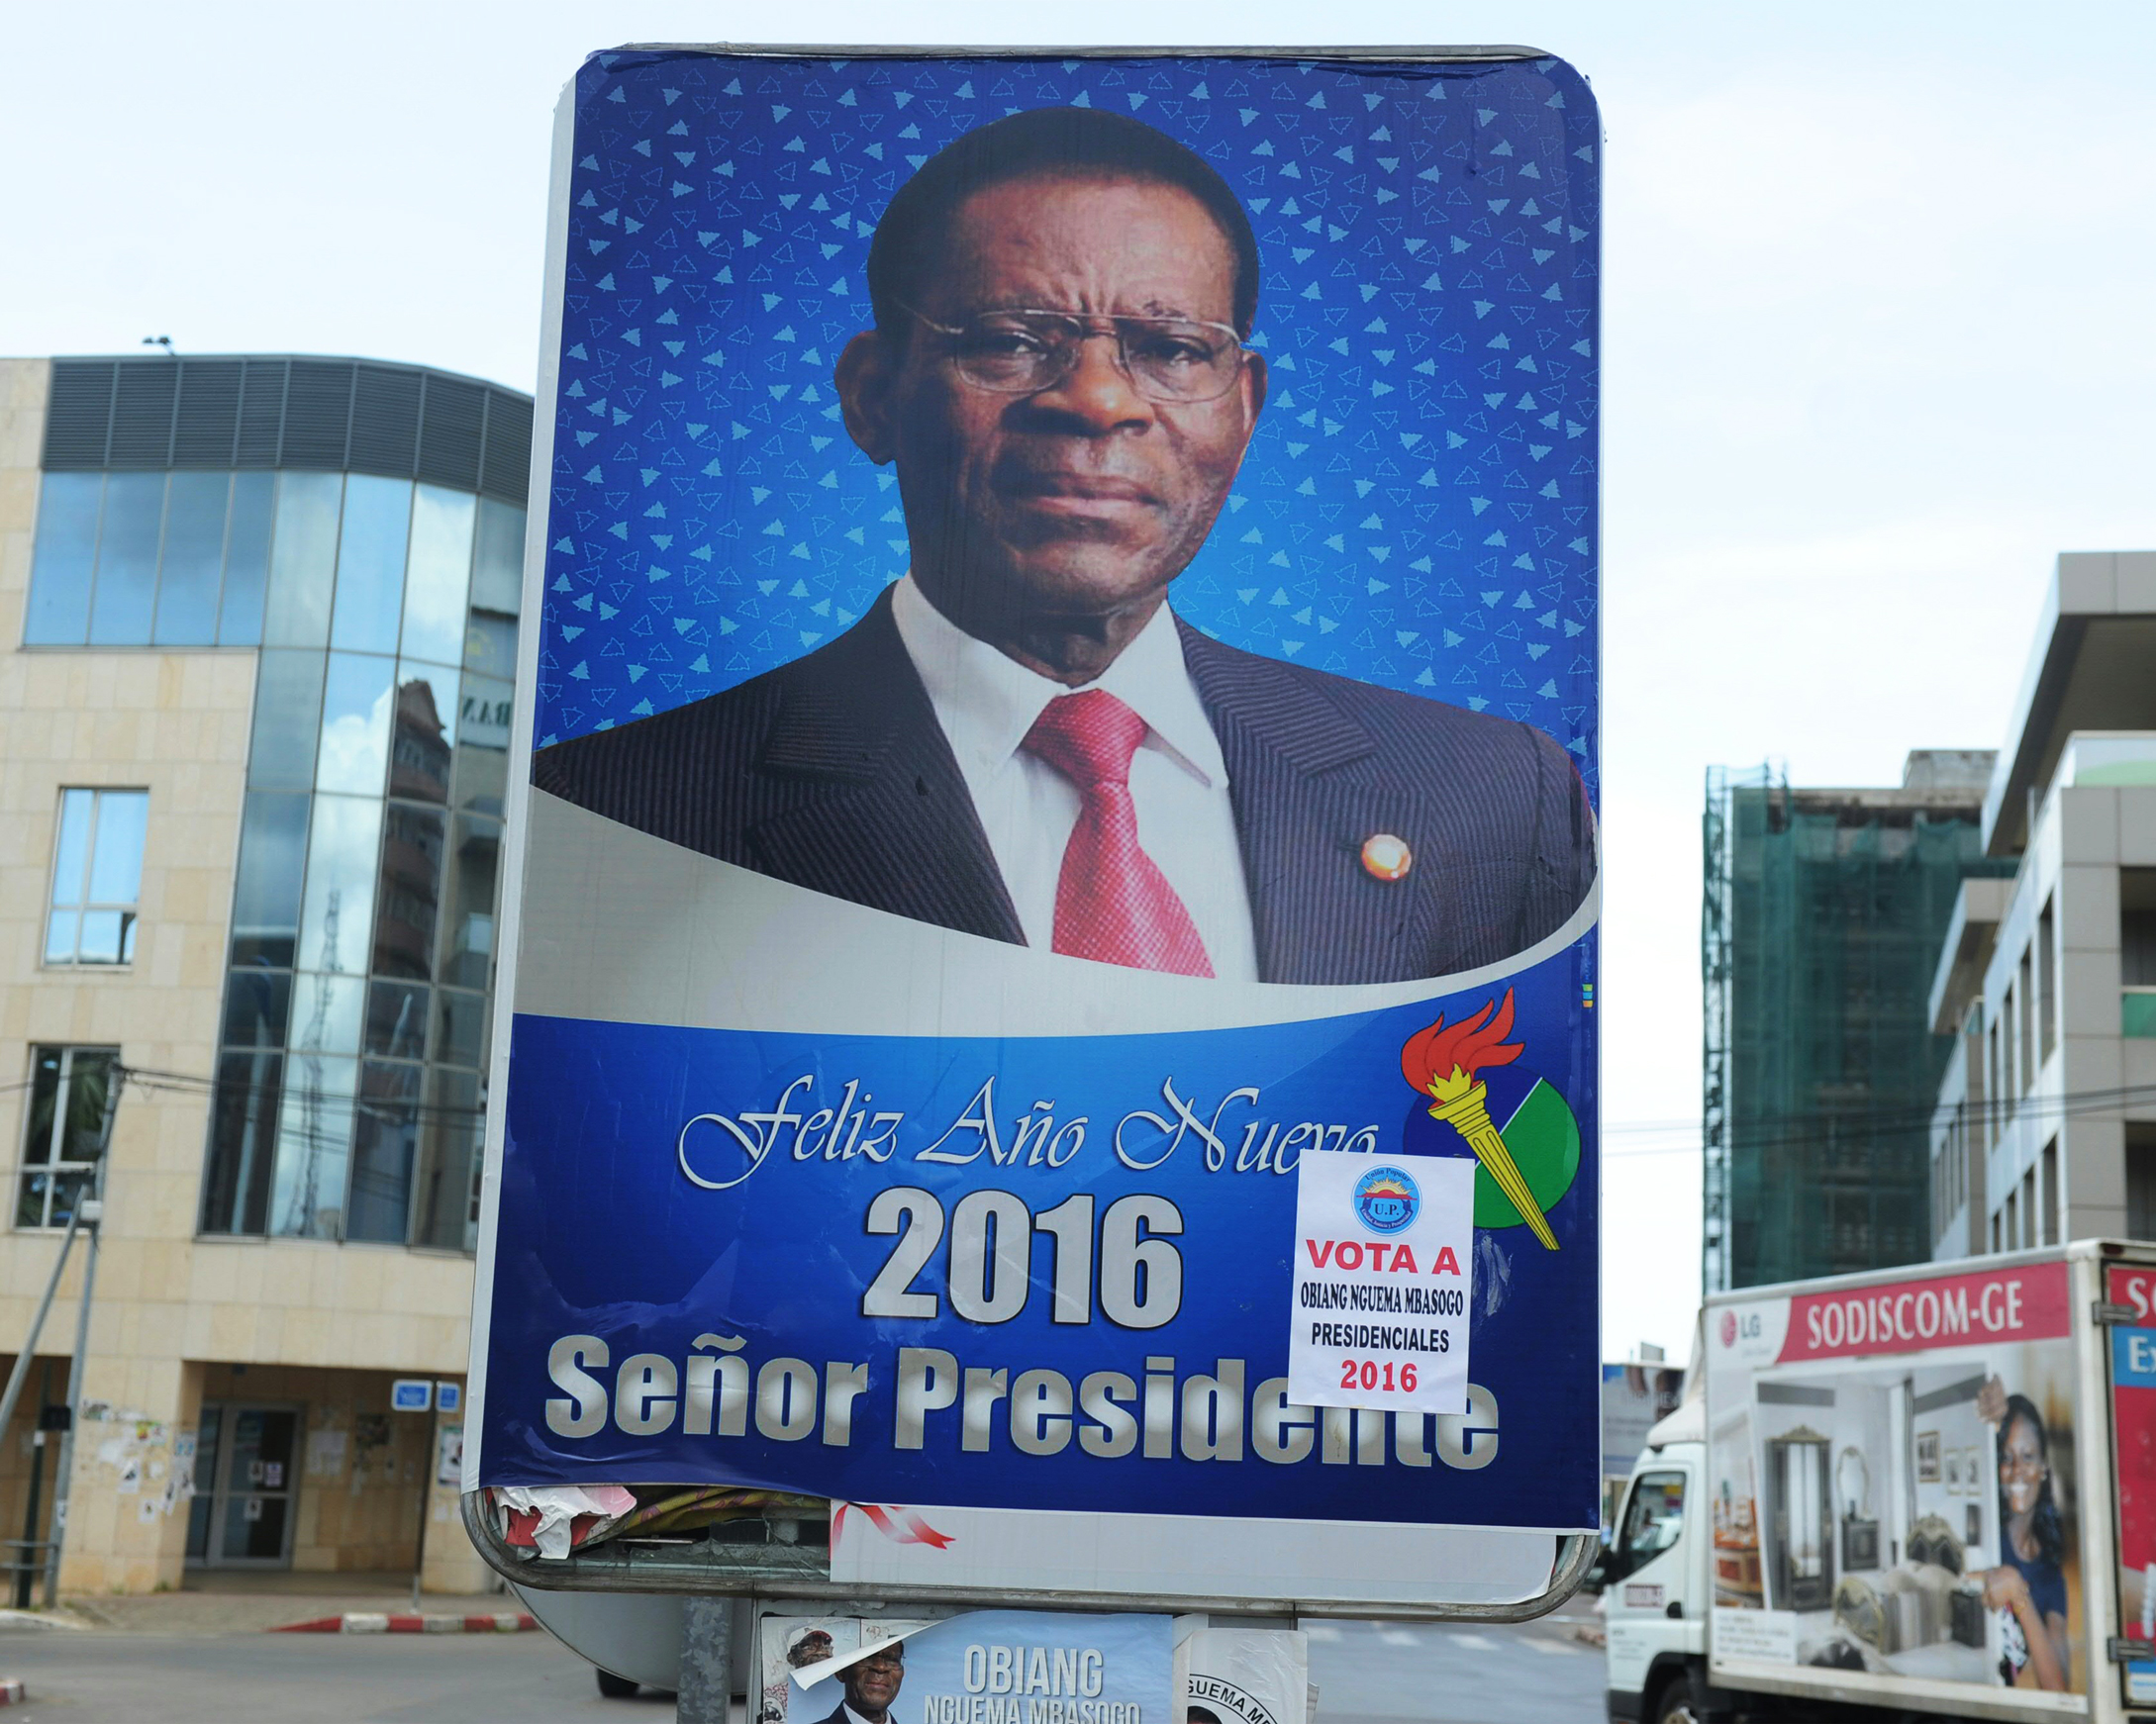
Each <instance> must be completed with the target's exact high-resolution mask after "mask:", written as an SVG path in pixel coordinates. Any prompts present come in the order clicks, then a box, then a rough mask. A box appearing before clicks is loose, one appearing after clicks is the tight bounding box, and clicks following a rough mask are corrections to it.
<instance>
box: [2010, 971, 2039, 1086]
mask: <svg viewBox="0 0 2156 1724" xmlns="http://www.w3.org/2000/svg"><path fill="white" fill-rule="evenodd" d="M2032 975H2033V972H2032V969H2031V963H2030V954H2029V953H2028V952H2027V951H2026V950H2025V949H2024V950H2023V951H2022V953H2021V983H2020V990H2019V992H2018V993H2017V994H2016V995H2015V998H2016V999H2017V1000H2019V1001H2020V1003H2021V1091H2020V1093H2021V1094H2022V1095H2026V1094H2027V1093H2028V1092H2029V1090H2030V1089H2031V1088H2033V1087H2034V1085H2035V1082H2036V1034H2035V1030H2036V991H2035V989H2034V987H2033V986H2032V985H2031V984H2032Z"/></svg>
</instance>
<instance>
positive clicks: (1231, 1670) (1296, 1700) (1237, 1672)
mask: <svg viewBox="0 0 2156 1724" xmlns="http://www.w3.org/2000/svg"><path fill="white" fill-rule="evenodd" d="M1175 1675H1176V1687H1177V1690H1178V1691H1179V1692H1180V1693H1181V1694H1182V1696H1183V1699H1182V1704H1181V1706H1180V1707H1179V1708H1178V1710H1177V1713H1176V1716H1177V1717H1178V1718H1180V1719H1181V1720H1182V1724H1305V1713H1306V1711H1307V1708H1308V1704H1309V1695H1310V1640H1309V1637H1308V1636H1307V1635H1305V1634H1304V1633H1303V1632H1302V1631H1301V1630H1300V1629H1276V1628H1201V1629H1197V1630H1195V1631H1194V1632H1192V1633H1191V1634H1189V1635H1187V1636H1186V1637H1185V1638H1184V1640H1183V1643H1182V1645H1180V1646H1178V1647H1177V1648H1176V1649H1175Z"/></svg>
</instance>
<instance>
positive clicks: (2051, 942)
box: [2036, 898, 2059, 1060]
mask: <svg viewBox="0 0 2156 1724" xmlns="http://www.w3.org/2000/svg"><path fill="white" fill-rule="evenodd" d="M2058 976H2059V956H2058V933H2057V924H2056V922H2055V921H2054V920H2053V918H2052V914H2051V900H2050V899H2048V898H2047V899H2045V900H2044V910H2043V914H2041V915H2039V916H2038V917H2037V918H2036V1018H2037V1021H2038V1022H2039V1023H2040V1024H2041V1025H2042V1030H2041V1036H2042V1041H2043V1057H2044V1058H2045V1059H2046V1060H2049V1059H2050V1058H2051V1053H2052V1050H2053V1049H2054V1048H2056V1047H2057V1046H2058V1045H2059V981H2058Z"/></svg>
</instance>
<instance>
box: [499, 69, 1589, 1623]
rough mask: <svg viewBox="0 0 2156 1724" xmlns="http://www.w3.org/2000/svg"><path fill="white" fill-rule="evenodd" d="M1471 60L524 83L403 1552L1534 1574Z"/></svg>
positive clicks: (1522, 966) (1538, 829) (1537, 679)
mask: <svg viewBox="0 0 2156 1724" xmlns="http://www.w3.org/2000/svg"><path fill="white" fill-rule="evenodd" d="M1476 51H1477V52H1478V53H1481V54H1483V57H1479V58H1478V57H1471V56H1455V57H1452V58H1449V59H1448V58H1443V57H1437V58H1432V59H1429V60H1423V61H1407V60H1398V59H1393V60H1383V59H1328V58H1323V57H1321V58H1314V59H1302V60H1288V59H1274V58H1263V57H1226V56H1221V57H1207V56H1184V57H1102V56H1090V57H1077V56H1074V57H1049V56H1043V57H1039V58H1022V57H990V56H981V55H972V56H968V55H962V54H960V55H931V54H926V53H925V54H922V55H918V56H908V55H892V54H881V55H878V56H874V57H868V58H852V59H844V58H815V59H812V58H807V57H802V56H799V55H794V54H777V53H773V54H756V53H749V52H740V51H734V50H726V51H720V50H713V51H695V50H678V49H668V50H663V51H656V50H654V51H643V50H625V51H622V52H617V53H608V54H601V55H598V56H596V57H595V58H593V59H592V60H591V61H590V62H589V63H588V64H587V65H586V66H585V67H584V68H583V69H582V71H581V72H580V73H579V75H578V77H577V79H576V82H575V84H574V86H573V89H572V91H571V92H570V94H569V96H568V97H567V98H566V112H565V115H564V120H563V130H562V134H561V138H560V144H559V155H558V177H557V185H556V223H557V231H556V235H555V243H556V250H555V255H554V258H553V265H552V267H553V271H554V274H553V280H552V286H551V288H550V301H549V313H550V316H551V318H552V320H553V324H554V329H553V333H552V334H550V335H549V337H548V342H549V345H548V350H547V353H546V355H545V357H546V360H547V363H548V365H549V366H550V367H552V373H551V379H550V385H551V429H550V434H551V447H550V456H549V457H548V460H549V463H550V464H549V468H548V472H547V484H548V486H549V492H548V506H547V514H546V518H545V524H544V527H543V531H542V539H543V542H542V545H541V542H540V539H541V534H540V531H539V529H535V558H534V562H533V565H532V568H531V570H530V571H529V575H528V578H529V580H530V582H531V587H532V599H531V606H530V609H529V610H528V612H527V615H528V616H534V617H536V618H537V620H538V625H537V629H536V638H535V639H534V640H532V641H530V642H528V643H527V650H528V654H529V668H530V670H531V672H532V674H531V676H530V677H529V678H528V679H527V680H526V681H525V682H524V683H522V684H520V686H521V687H527V688H531V689H533V690H534V691H535V698H534V701H533V707H532V711H531V712H530V713H529V714H528V715H525V716H523V717H522V718H521V720H520V721H521V722H522V723H523V725H524V726H525V735H526V740H527V741H528V742H529V745H530V747H531V750H532V752H531V755H530V762H531V765H530V782H529V787H528V789H527V790H525V791H524V792H523V793H522V796H521V802H519V803H517V804H514V805H513V807H512V822H513V832H512V842H513V843H514V844H516V845H517V846H518V848H519V853H520V861H519V864H518V866H517V868H516V869H515V871H514V873H513V878H512V880H511V882H510V886H509V888H508V890H509V892H510V894H511V896H512V900H513V903H514V912H515V926H514V929H513V931H512V934H511V939H512V942H513V947H512V949H511V950H510V951H509V952H508V953H506V954H505V959H504V977H503V986H504V989H505V993H506V995H507V997H508V998H509V999H510V1000H512V1001H513V1004H514V1017H513V1023H512V1024H511V1026H510V1027H509V1029H508V1032H507V1040H506V1061H507V1064H506V1098H505V1105H503V1106H501V1107H500V1108H498V1110H497V1111H498V1114H499V1124H498V1127H497V1130H496V1141H495V1142H494V1143H492V1144H490V1162H489V1179H488V1186H487V1211H486V1221H485V1244H484V1245H483V1248H482V1260H481V1291H480V1295H479V1320H478V1324H477V1326H476V1337H475V1354H476V1356H477V1363H478V1366H479V1368H480V1369H481V1371H482V1372H483V1382H482V1383H481V1384H480V1385H479V1390H480V1392H479V1395H478V1398H479V1406H480V1413H479V1417H478V1418H477V1419H476V1420H475V1421H474V1424H475V1427H476V1429H477V1432H478V1440H477V1441H476V1442H474V1443H473V1445H472V1446H471V1448H470V1449H469V1450H468V1451H467V1454H468V1465H467V1471H466V1480H467V1485H468V1486H471V1487H475V1486H477V1485H520V1486H540V1487H543V1486H548V1485H594V1484H599V1483H604V1484H608V1485H620V1484H626V1485H631V1486H640V1485H726V1486H742V1487H749V1488H766V1489H779V1490H785V1491H793V1492H803V1493H809V1494H814V1495H821V1496H826V1497H830V1498H833V1499H838V1500H841V1501H848V1502H852V1503H857V1504H881V1505H884V1506H885V1508H886V1509H889V1510H890V1512H889V1513H888V1514H884V1515H882V1517H881V1518H875V1519H869V1518H865V1517H860V1516H856V1517H855V1523H854V1527H853V1531H852V1533H851V1534H850V1535H848V1536H849V1537H853V1538H858V1537H871V1538H872V1539H873V1540H878V1541H881V1542H883V1543H886V1544H889V1545H890V1546H891V1547H892V1548H893V1549H896V1548H897V1547H898V1546H900V1545H904V1546H906V1547H907V1550H906V1555H907V1560H909V1561H910V1560H912V1559H913V1558H914V1557H916V1556H922V1557H929V1556H933V1555H934V1554H935V1553H938V1552H947V1549H948V1548H949V1546H950V1544H951V1541H952V1535H951V1533H950V1531H949V1528H950V1527H951V1526H952V1525H963V1526H973V1525H976V1524H977V1523H976V1522H975V1521H972V1520H968V1519H967V1517H968V1516H970V1515H977V1514H978V1513H979V1512H981V1511H989V1510H1012V1509H1025V1510H1028V1511H1031V1512H1037V1513H1043V1514H1065V1515H1071V1516H1092V1517H1100V1516H1103V1515H1111V1516H1113V1515H1127V1516H1163V1515H1179V1516H1194V1517H1211V1519H1212V1520H1214V1521H1215V1522H1217V1523H1218V1524H1219V1525H1221V1526H1223V1527H1227V1528H1232V1527H1233V1526H1234V1525H1236V1524H1238V1523H1240V1524H1248V1525H1250V1526H1252V1527H1253V1528H1259V1527H1262V1526H1263V1525H1265V1524H1269V1523H1277V1522H1278V1521H1279V1520H1283V1519H1286V1520H1308V1521H1313V1522H1318V1521H1323V1522H1330V1523H1358V1524H1364V1525H1367V1524H1368V1523H1375V1522H1391V1523H1398V1524H1400V1525H1406V1526H1411V1527H1464V1528H1478V1529H1486V1528H1501V1529H1534V1530H1536V1531H1538V1532H1539V1531H1558V1532H1567V1531H1579V1532H1591V1531H1593V1530H1594V1528H1595V1527H1596V1524H1597V1508H1598V1489H1599V1477H1598V1473H1599V1464H1598V1451H1599V1389H1600V1373H1599V1369H1598V1358H1597V1353H1598V1347H1597V1339H1598V1337H1597V1327H1598V1325H1597V1277H1598V1252H1597V1216H1598V1207H1599V1202H1598V1184H1599V1169H1598V1162H1597V1155H1596V1130H1597V1113H1598V1091H1597V1065H1596V1038H1595V1017H1594V1010H1593V1007H1594V1005H1595V992H1596V970H1597V943H1596V933H1595V923H1596V918H1597V914H1598V907H1599V885H1598V854H1597V842H1598V840H1597V825H1596V814H1595V810H1596V807H1597V803H1598V797H1599V784H1600V778H1599V763H1600V755H1599V745H1600V735H1599V729H1598V714H1599V707H1598V693H1597V688H1598V666H1597V654H1598V642H1599V620H1598V609H1597V594H1598V588H1597V551H1598V537H1597V535H1598V490H1597V469H1596V462H1597V440H1598V420H1597V411H1596V406H1597V394H1596V375H1597V362H1598V340H1599V331H1598V328H1597V303H1598V286H1597V257H1598V244H1599V226H1598V224H1599V174H1600V167H1599V157H1600V137H1599V130H1598V123H1597V119H1596V113H1595V107H1594V104H1593V101H1592V99H1591V98H1590V96H1589V93H1588V91H1587V88H1586V86H1585V84H1584V82H1583V81H1582V80H1581V78H1580V77H1579V76H1578V75H1577V74H1576V73H1575V72H1573V71H1572V69H1571V68H1570V67H1568V66H1566V65H1565V64H1564V63H1563V62H1562V61H1559V60H1555V59H1551V58H1538V57H1529V56H1527V55H1526V54H1525V53H1524V50H1513V51H1511V52H1510V53H1504V52H1500V53H1491V52H1489V51H1488V50H1476ZM543 393H544V392H543V390H542V396H543ZM541 551H542V554H540V552H541ZM501 1059H502V1050H501V1049H500V1048H498V1052H497V1062H498V1064H497V1070H498V1071H499V1070H501V1065H500V1061H501ZM1350 1162H1351V1163H1352V1164H1353V1167H1352V1169H1351V1170H1350V1172H1351V1173H1352V1177H1351V1178H1345V1179H1335V1178H1332V1177H1330V1175H1331V1173H1332V1172H1333V1171H1336V1170H1338V1169H1341V1168H1344V1167H1346V1166H1347V1164H1348V1163H1350ZM1312 1170H1316V1172H1313V1171H1312ZM1321 1173H1322V1174H1326V1175H1327V1178H1326V1179H1325V1180H1324V1181H1323V1182H1321V1181H1319V1180H1318V1174H1321ZM1299 1200H1300V1204H1301V1214H1302V1217H1303V1219H1302V1223H1301V1224H1300V1225H1299V1224H1298V1213H1299ZM1306 1235H1307V1236H1306ZM1291 1348H1293V1349H1296V1350H1298V1351H1297V1360H1298V1363H1297V1365H1296V1367H1295V1371H1296V1373H1297V1375H1296V1378H1295V1383H1296V1392H1294V1393H1293V1394H1291V1392H1290V1388H1289V1379H1290V1354H1291ZM896 1505H905V1512H904V1515H903V1516H902V1515H901V1514H900V1512H899V1510H898V1508H897V1507H896ZM907 1517H911V1518H907ZM1092 1524H1094V1523H1089V1525H1092ZM900 1526H916V1527H923V1528H927V1529H928V1535H927V1536H925V1537H913V1536H911V1535H909V1536H908V1537H904V1538H897V1539H895V1540H883V1539H882V1534H881V1533H880V1532H878V1530H877V1529H885V1530H888V1529H889V1528H892V1527H900ZM864 1529H866V1530H865V1531H864ZM834 1548H835V1549H838V1550H840V1551H842V1550H844V1549H845V1548H847V1538H839V1539H838V1540H837V1541H836V1544H835V1546H834ZM1217 1548H1218V1549H1220V1550H1222V1551H1224V1552H1230V1553H1232V1552H1234V1551H1235V1550H1236V1549H1237V1548H1238V1547H1236V1546H1235V1545H1234V1544H1233V1542H1232V1540H1231V1539H1225V1538H1224V1540H1223V1541H1222V1542H1221V1543H1219V1545H1218V1546H1217ZM1231 1560H1233V1561H1235V1562H1240V1561H1241V1558H1239V1557H1233V1558H1232V1559H1231ZM1403 1561H1404V1562H1405V1563H1406V1564H1407V1566H1409V1567H1411V1568H1413V1567H1415V1566H1416V1564H1417V1563H1418V1562H1419V1561H1420V1559H1418V1558H1416V1557H1414V1556H1413V1555H1412V1554H1406V1555H1404V1557H1403ZM1548 1561H1549V1546H1548V1544H1547V1543H1546V1541H1545V1542H1543V1543H1541V1544H1540V1546H1539V1548H1538V1550H1537V1552H1536V1554H1535V1557H1534V1559H1533V1564H1530V1567H1532V1566H1534V1565H1539V1568H1538V1573H1539V1574H1540V1575H1541V1576H1546V1575H1547V1572H1548ZM1423 1566H1425V1567H1426V1564H1425V1565H1423ZM1537 1583H1538V1582H1537ZM1533 1589H1534V1587H1533V1585H1531V1584H1530V1585H1528V1586H1527V1587H1526V1588H1525V1590H1526V1591H1529V1592H1531V1591H1532V1590H1533Z"/></svg>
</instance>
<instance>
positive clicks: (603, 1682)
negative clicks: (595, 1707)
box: [592, 1665, 637, 1700]
mask: <svg viewBox="0 0 2156 1724" xmlns="http://www.w3.org/2000/svg"><path fill="white" fill-rule="evenodd" d="M592 1675H594V1676H597V1677H598V1678H599V1693H600V1696H601V1697H602V1698H603V1699H608V1700H634V1699H635V1698H636V1697H637V1684H636V1683H635V1682H633V1681H631V1680H630V1679H629V1678H628V1677H627V1676H616V1675H615V1674H614V1673H613V1672H612V1671H603V1670H600V1669H599V1668H598V1667H597V1666H596V1665H594V1666H593V1667H592Z"/></svg>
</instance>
